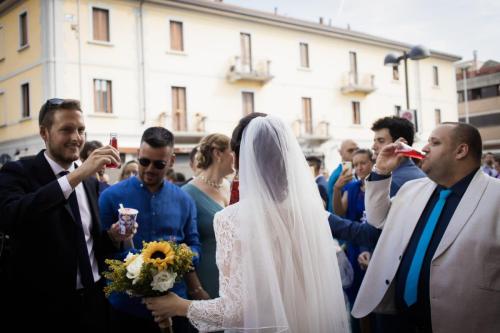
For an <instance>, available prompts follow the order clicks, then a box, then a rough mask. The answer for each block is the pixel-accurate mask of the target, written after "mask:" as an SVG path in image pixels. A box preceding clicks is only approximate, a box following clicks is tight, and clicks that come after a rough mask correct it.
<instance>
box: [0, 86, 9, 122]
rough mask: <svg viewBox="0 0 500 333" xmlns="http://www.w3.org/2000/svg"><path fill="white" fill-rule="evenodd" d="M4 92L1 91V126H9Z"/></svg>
mask: <svg viewBox="0 0 500 333" xmlns="http://www.w3.org/2000/svg"><path fill="white" fill-rule="evenodd" d="M4 103H5V98H4V93H3V91H0V126H4V125H7V109H6V108H5V104H4Z"/></svg>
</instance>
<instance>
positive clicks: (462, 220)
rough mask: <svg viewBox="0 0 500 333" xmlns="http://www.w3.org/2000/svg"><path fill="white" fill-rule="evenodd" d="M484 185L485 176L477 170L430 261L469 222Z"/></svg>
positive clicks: (441, 252) (453, 239)
mask: <svg viewBox="0 0 500 333" xmlns="http://www.w3.org/2000/svg"><path fill="white" fill-rule="evenodd" d="M486 185H488V178H487V176H485V175H484V174H483V172H482V171H481V170H478V171H477V173H476V175H475V176H474V178H473V179H472V181H471V183H470V185H469V187H468V188H467V191H465V193H464V196H463V197H462V199H461V200H460V203H459V204H458V207H457V209H456V210H455V213H453V216H452V218H451V220H450V223H449V224H448V227H447V228H446V231H445V233H444V235H443V238H442V239H441V242H440V243H439V246H438V248H437V250H436V253H435V254H434V258H433V259H432V260H436V259H437V258H438V257H439V256H440V255H441V254H443V253H444V251H446V249H448V247H450V245H451V244H452V243H453V242H454V241H455V239H456V238H457V236H458V234H459V233H460V231H462V229H463V227H464V226H465V224H466V223H467V222H468V221H469V219H470V217H471V215H472V213H474V211H475V209H476V207H477V205H478V204H479V201H480V200H481V197H482V195H483V193H484V191H485V190H486Z"/></svg>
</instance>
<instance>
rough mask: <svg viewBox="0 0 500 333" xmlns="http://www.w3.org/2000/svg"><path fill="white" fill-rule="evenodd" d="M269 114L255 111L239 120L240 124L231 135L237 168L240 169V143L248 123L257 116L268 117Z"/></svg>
mask: <svg viewBox="0 0 500 333" xmlns="http://www.w3.org/2000/svg"><path fill="white" fill-rule="evenodd" d="M266 116H267V114H265V113H260V112H253V113H250V114H248V115H246V116H244V117H243V118H241V119H240V121H239V122H238V125H236V127H235V128H234V130H233V134H232V136H231V150H232V151H233V152H234V156H235V159H234V163H235V166H236V169H239V160H240V145H241V138H242V137H243V131H244V130H245V128H247V126H248V124H250V122H251V121H252V120H253V119H255V118H257V117H266Z"/></svg>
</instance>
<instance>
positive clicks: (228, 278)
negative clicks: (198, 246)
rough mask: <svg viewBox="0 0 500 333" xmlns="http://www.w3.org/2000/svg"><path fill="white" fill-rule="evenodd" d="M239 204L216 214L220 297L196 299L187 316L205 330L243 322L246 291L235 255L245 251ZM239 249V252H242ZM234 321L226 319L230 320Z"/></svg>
mask: <svg viewBox="0 0 500 333" xmlns="http://www.w3.org/2000/svg"><path fill="white" fill-rule="evenodd" d="M237 211H238V204H235V205H231V206H229V207H227V208H225V209H224V210H222V211H220V212H218V213H217V214H215V217H214V232H215V238H216V240H217V249H216V254H215V258H216V263H217V268H218V269H219V295H220V297H218V298H215V299H211V300H204V301H193V302H191V304H190V305H189V308H188V313H187V317H188V318H189V320H190V321H191V323H192V324H193V325H194V326H195V327H196V328H197V329H198V330H199V331H201V332H211V331H220V330H222V329H224V327H228V326H229V327H231V326H233V325H235V324H236V325H238V324H240V325H241V321H242V303H241V297H242V290H241V276H242V272H241V263H240V262H239V261H238V260H232V258H238V257H240V256H239V255H238V254H239V252H241V250H240V247H239V241H238V239H237V235H236V234H237V233H236V231H235V229H236V228H235V222H236V221H235V217H236V212H237ZM238 251H239V252H238ZM228 318H230V319H229V321H230V322H224V320H225V321H228Z"/></svg>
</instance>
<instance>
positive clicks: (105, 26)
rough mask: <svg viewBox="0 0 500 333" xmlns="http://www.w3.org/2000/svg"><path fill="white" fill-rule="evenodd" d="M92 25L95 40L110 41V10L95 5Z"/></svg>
mask: <svg viewBox="0 0 500 333" xmlns="http://www.w3.org/2000/svg"><path fill="white" fill-rule="evenodd" d="M92 27H93V38H94V40H98V41H102V42H109V40H110V39H109V10H107V9H103V8H95V7H93V8H92Z"/></svg>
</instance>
